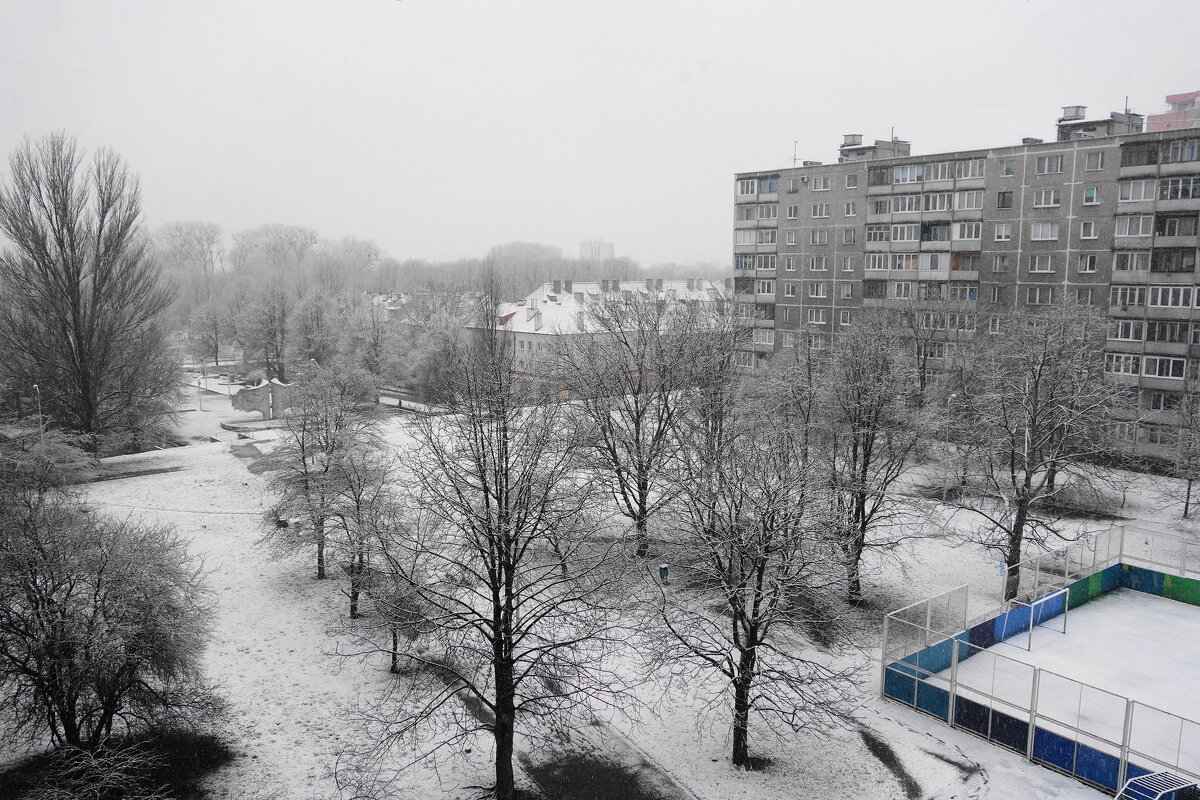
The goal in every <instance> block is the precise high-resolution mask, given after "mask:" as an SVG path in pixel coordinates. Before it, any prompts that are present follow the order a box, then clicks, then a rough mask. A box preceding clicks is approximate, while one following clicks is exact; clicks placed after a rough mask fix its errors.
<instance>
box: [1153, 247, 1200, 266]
mask: <svg viewBox="0 0 1200 800" xmlns="http://www.w3.org/2000/svg"><path fill="white" fill-rule="evenodd" d="M1195 270H1196V251H1195V250H1193V249H1191V248H1187V249H1184V250H1165V249H1163V248H1155V250H1154V255H1153V256H1152V257H1151V259H1150V271H1151V272H1194V271H1195Z"/></svg>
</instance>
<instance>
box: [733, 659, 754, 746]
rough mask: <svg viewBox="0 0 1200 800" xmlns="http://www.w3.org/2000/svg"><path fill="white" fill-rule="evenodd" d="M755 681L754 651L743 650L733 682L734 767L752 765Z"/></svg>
mask: <svg viewBox="0 0 1200 800" xmlns="http://www.w3.org/2000/svg"><path fill="white" fill-rule="evenodd" d="M753 681H754V650H751V649H747V650H742V653H741V658H740V659H739V664H738V676H737V677H736V678H735V679H734V681H733V765H734V766H735V767H746V766H749V763H750V687H751V686H752V684H753Z"/></svg>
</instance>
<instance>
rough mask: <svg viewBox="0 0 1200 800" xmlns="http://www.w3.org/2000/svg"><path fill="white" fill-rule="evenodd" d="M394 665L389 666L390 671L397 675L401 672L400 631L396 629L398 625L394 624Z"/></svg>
mask: <svg viewBox="0 0 1200 800" xmlns="http://www.w3.org/2000/svg"><path fill="white" fill-rule="evenodd" d="M391 628H392V666H391V667H389V668H388V672H390V673H392V674H393V675H396V674H398V673H399V672H400V632H399V631H398V630H396V626H395V625H392V626H391Z"/></svg>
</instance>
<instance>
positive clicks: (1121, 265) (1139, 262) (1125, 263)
mask: <svg viewBox="0 0 1200 800" xmlns="http://www.w3.org/2000/svg"><path fill="white" fill-rule="evenodd" d="M1113 269H1114V270H1117V271H1119V272H1143V271H1145V270H1148V269H1150V253H1148V252H1146V251H1144V250H1143V251H1137V252H1125V253H1114V254H1113Z"/></svg>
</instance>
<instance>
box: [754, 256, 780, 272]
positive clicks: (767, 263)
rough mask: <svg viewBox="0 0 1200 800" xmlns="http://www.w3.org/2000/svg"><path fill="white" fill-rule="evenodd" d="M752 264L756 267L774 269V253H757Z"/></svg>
mask: <svg viewBox="0 0 1200 800" xmlns="http://www.w3.org/2000/svg"><path fill="white" fill-rule="evenodd" d="M754 266H755V268H756V269H775V254H774V253H759V254H758V255H756V256H755V257H754Z"/></svg>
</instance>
